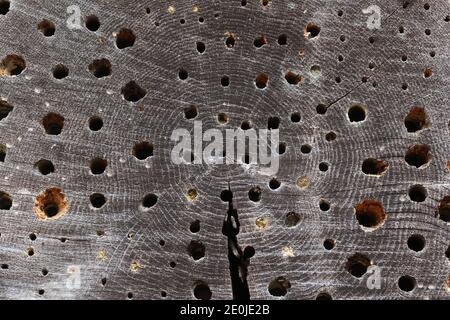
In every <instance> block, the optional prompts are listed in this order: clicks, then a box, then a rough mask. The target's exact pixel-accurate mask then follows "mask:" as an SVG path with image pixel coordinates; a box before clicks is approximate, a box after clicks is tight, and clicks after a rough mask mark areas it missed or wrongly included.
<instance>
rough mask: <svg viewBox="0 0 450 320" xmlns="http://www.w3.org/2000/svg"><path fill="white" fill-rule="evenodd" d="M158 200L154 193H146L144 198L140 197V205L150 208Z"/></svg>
mask: <svg viewBox="0 0 450 320" xmlns="http://www.w3.org/2000/svg"><path fill="white" fill-rule="evenodd" d="M157 202H158V196H157V195H156V194H153V193H150V194H147V195H146V196H145V197H144V199H142V206H143V207H144V208H151V207H153V206H154V205H156V203H157Z"/></svg>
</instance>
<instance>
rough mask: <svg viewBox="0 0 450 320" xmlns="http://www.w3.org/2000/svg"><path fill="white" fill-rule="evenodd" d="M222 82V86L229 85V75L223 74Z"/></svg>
mask: <svg viewBox="0 0 450 320" xmlns="http://www.w3.org/2000/svg"><path fill="white" fill-rule="evenodd" d="M220 84H221V85H222V87H228V86H229V85H230V77H228V76H223V77H222V78H221V79H220Z"/></svg>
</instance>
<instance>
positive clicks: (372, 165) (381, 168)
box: [361, 158, 389, 176]
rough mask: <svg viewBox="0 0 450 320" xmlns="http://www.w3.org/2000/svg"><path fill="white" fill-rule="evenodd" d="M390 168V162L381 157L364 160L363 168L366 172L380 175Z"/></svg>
mask: <svg viewBox="0 0 450 320" xmlns="http://www.w3.org/2000/svg"><path fill="white" fill-rule="evenodd" d="M388 168H389V164H388V163H387V162H386V161H384V160H380V159H375V158H369V159H366V160H364V161H363V163H362V166H361V170H362V172H363V173H364V174H367V175H374V176H380V175H382V174H383V173H384V172H386V170H387V169H388Z"/></svg>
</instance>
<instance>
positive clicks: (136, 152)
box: [0, 0, 450, 299]
mask: <svg viewBox="0 0 450 320" xmlns="http://www.w3.org/2000/svg"><path fill="white" fill-rule="evenodd" d="M372 5H374V6H375V7H371V6H372ZM377 8H378V9H379V13H380V19H381V20H380V25H379V28H378V27H376V25H374V24H373V23H376V22H377V21H376V20H377V18H378V16H377V14H376V13H377V11H376V10H377ZM78 13H80V16H79V17H80V18H81V20H80V19H78V15H77V14H78ZM449 15H450V3H449V2H448V1H447V0H436V1H428V3H427V2H425V1H419V0H411V1H403V0H402V1H400V0H395V1H366V0H358V1H338V0H333V1H325V0H312V1H294V0H290V1H288V0H262V1H260V0H247V1H245V0H242V1H241V0H233V1H231V0H226V1H225V0H221V1H204V0H197V1H185V0H183V1H181V0H172V1H140V0H136V1H125V0H117V1H113V0H99V1H77V0H70V1H69V0H59V1H50V0H0V41H1V46H0V61H1V64H0V98H1V101H0V118H1V120H0V160H1V162H0V191H1V193H0V234H1V235H0V266H1V268H0V298H2V299H25V298H27V299H196V298H203V299H209V298H211V299H233V296H234V298H239V297H237V296H236V287H235V282H236V276H232V273H233V272H230V267H231V269H233V268H232V267H233V266H232V264H233V263H236V262H233V261H232V260H233V259H230V257H229V250H230V244H231V246H233V245H235V246H238V248H239V250H240V251H241V253H242V252H244V253H245V254H247V255H248V253H249V252H250V253H251V254H250V255H249V256H248V257H250V256H251V257H250V258H249V259H241V260H245V261H244V262H245V263H242V264H240V265H238V266H237V268H238V269H237V270H240V271H241V275H242V276H243V277H245V276H246V277H245V280H246V281H245V282H246V285H247V286H248V294H249V297H250V299H315V298H317V297H319V298H332V299H448V298H449V297H450V288H449V286H450V278H449V277H450V268H449V266H450V264H449V257H450V247H449V246H450V236H449V228H450V226H449V222H450V191H449V190H450V183H449V181H450V171H449V170H450V152H449V150H450V139H449V137H450V133H449V126H450V123H449V114H450V99H449V85H450V77H449V75H450V59H449V57H450V39H449V36H450V16H449ZM374 19H375V20H374ZM80 23H81V24H80ZM77 27H78V28H77ZM194 120H199V121H202V124H203V129H204V130H206V129H211V128H217V129H219V130H221V131H223V132H224V131H225V130H226V129H235V128H238V127H243V128H245V126H247V127H252V128H255V129H264V128H268V126H269V128H272V129H276V128H279V133H280V139H281V140H280V141H281V142H280V145H279V147H278V152H279V161H280V170H279V171H278V172H277V173H276V174H275V175H273V176H271V175H267V174H265V173H264V171H263V170H261V167H260V166H259V165H254V164H245V163H242V161H240V162H238V163H236V164H233V165H208V164H200V165H195V164H181V165H178V164H174V163H173V162H172V161H171V158H170V155H171V150H172V148H173V147H174V145H175V142H174V141H171V134H172V132H173V131H174V130H175V129H178V128H185V129H188V130H189V131H190V132H192V131H193V128H194ZM230 191H231V193H230ZM231 194H232V200H231ZM221 195H222V197H221ZM229 208H231V209H232V210H231V211H230V210H229ZM233 210H235V211H233ZM227 212H228V213H229V212H234V213H236V216H237V217H238V219H239V223H240V230H239V233H238V234H237V236H236V239H235V240H233V239H232V237H230V236H229V237H228V238H227V237H226V236H225V235H224V233H223V226H224V219H226V217H227ZM253 250H254V255H253V256H252V253H253ZM244 253H242V255H243V254H244ZM241 262H242V261H241ZM238 263H239V262H238ZM247 264H248V266H247ZM235 267H236V265H235ZM238 277H239V276H238ZM243 287H245V284H244V286H243ZM233 289H234V290H233ZM237 291H239V290H237ZM233 292H234V293H233ZM237 294H238V295H239V294H241V293H240V292H238V293H237ZM241 297H242V296H241Z"/></svg>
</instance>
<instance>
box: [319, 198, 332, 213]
mask: <svg viewBox="0 0 450 320" xmlns="http://www.w3.org/2000/svg"><path fill="white" fill-rule="evenodd" d="M319 208H320V210H321V211H329V210H330V203H329V202H328V201H327V200H324V199H322V200H320V201H319Z"/></svg>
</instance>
